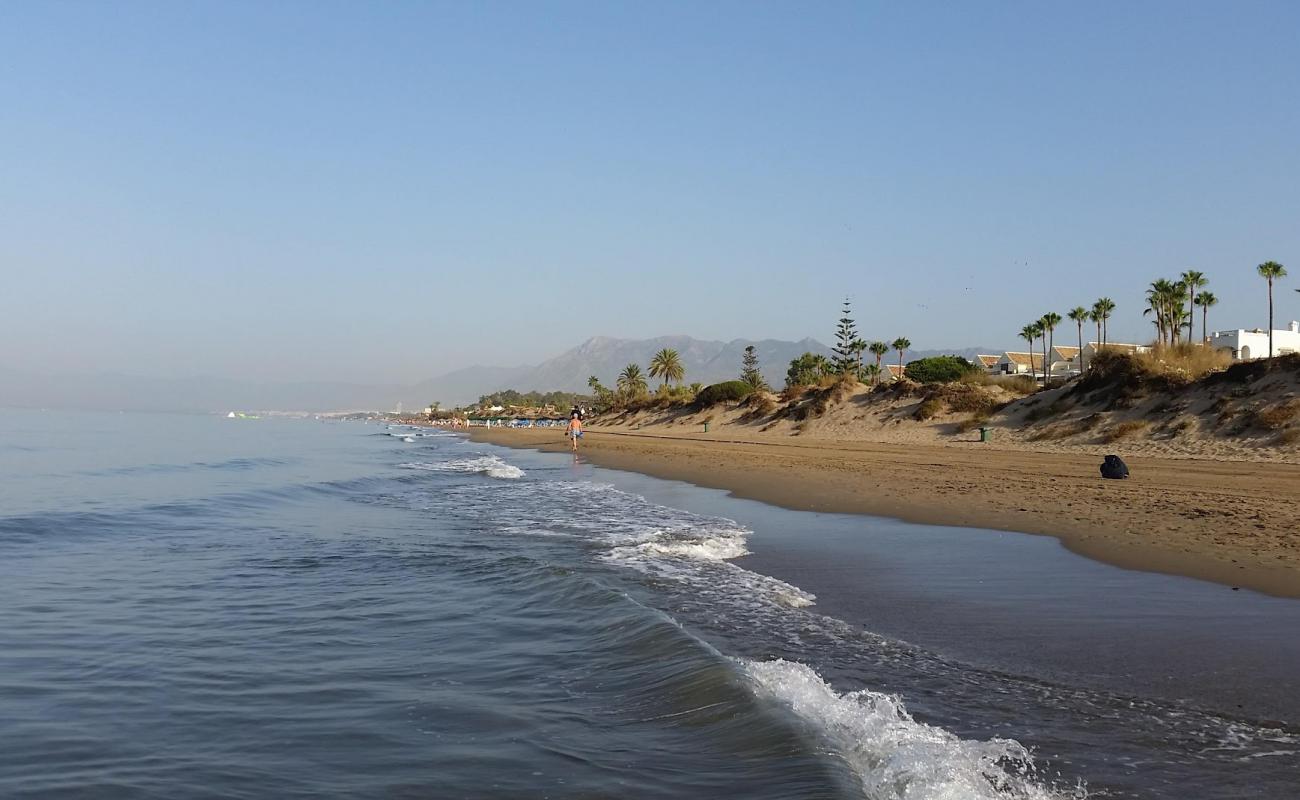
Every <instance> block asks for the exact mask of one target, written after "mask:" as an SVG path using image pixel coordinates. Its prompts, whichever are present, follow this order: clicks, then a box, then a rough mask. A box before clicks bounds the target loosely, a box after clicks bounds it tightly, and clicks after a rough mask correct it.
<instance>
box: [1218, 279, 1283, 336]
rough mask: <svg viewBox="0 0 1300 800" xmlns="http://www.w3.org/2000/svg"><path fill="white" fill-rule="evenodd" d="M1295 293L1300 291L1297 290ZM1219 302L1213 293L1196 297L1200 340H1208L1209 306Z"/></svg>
mask: <svg viewBox="0 0 1300 800" xmlns="http://www.w3.org/2000/svg"><path fill="white" fill-rule="evenodd" d="M1296 291H1300V289H1297V290H1296ZM1218 302H1219V298H1217V297H1215V296H1214V292H1201V293H1200V294H1198V295H1196V305H1198V306H1200V307H1201V338H1202V339H1208V338H1209V336H1210V329H1209V328H1208V327H1207V326H1208V325H1209V321H1210V306H1212V305H1214V304H1216V303H1218Z"/></svg>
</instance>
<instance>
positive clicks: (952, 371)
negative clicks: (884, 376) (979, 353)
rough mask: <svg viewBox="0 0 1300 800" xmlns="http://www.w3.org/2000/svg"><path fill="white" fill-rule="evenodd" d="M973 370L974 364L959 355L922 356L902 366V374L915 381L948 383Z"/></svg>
mask: <svg viewBox="0 0 1300 800" xmlns="http://www.w3.org/2000/svg"><path fill="white" fill-rule="evenodd" d="M974 371H975V365H974V364H972V363H970V362H969V361H967V360H966V359H964V358H962V357H961V356H935V357H933V358H922V359H918V360H916V361H913V362H912V363H910V364H908V365H907V366H906V367H904V368H903V374H904V375H906V376H907V377H909V378H911V379H912V380H914V381H916V382H917V383H950V382H952V381H956V380H961V378H962V376H964V375H966V374H968V373H971V372H974Z"/></svg>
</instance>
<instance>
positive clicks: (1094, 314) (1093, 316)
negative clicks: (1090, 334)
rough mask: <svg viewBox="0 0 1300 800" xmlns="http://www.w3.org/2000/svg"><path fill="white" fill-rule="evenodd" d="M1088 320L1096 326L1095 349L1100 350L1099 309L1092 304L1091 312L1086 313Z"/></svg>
mask: <svg viewBox="0 0 1300 800" xmlns="http://www.w3.org/2000/svg"><path fill="white" fill-rule="evenodd" d="M1088 319H1090V320H1092V321H1093V322H1094V323H1095V324H1096V325H1097V349H1099V350H1100V349H1101V308H1100V307H1099V306H1098V305H1097V304H1095V303H1094V304H1093V306H1092V310H1091V311H1089V312H1088Z"/></svg>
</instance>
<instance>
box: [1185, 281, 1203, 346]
mask: <svg viewBox="0 0 1300 800" xmlns="http://www.w3.org/2000/svg"><path fill="white" fill-rule="evenodd" d="M1207 283H1209V281H1208V280H1206V278H1205V275H1203V274H1202V273H1200V272H1197V271H1196V270H1194V269H1189V270H1187V271H1186V272H1184V273H1183V274H1182V284H1183V285H1184V286H1186V287H1187V317H1188V319H1194V317H1193V316H1192V313H1193V309H1195V308H1196V290H1197V289H1199V288H1201V287H1202V286H1204V285H1205V284H1207ZM1195 333H1196V330H1195V329H1194V326H1192V325H1189V326H1188V328H1187V341H1189V342H1192V341H1195V340H1196V337H1195V335H1194V334H1195ZM1201 338H1205V326H1204V325H1202V326H1201Z"/></svg>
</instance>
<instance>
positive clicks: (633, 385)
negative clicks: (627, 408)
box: [616, 364, 646, 397]
mask: <svg viewBox="0 0 1300 800" xmlns="http://www.w3.org/2000/svg"><path fill="white" fill-rule="evenodd" d="M616 385H617V386H618V390H619V391H620V392H622V393H623V394H624V395H625V396H627V397H636V396H637V395H640V394H644V393H645V390H646V385H645V376H644V375H642V374H641V367H640V366H639V365H637V364H628V365H627V366H626V367H624V368H623V371H622V372H620V373H619V374H618V383H617V384H616Z"/></svg>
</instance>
